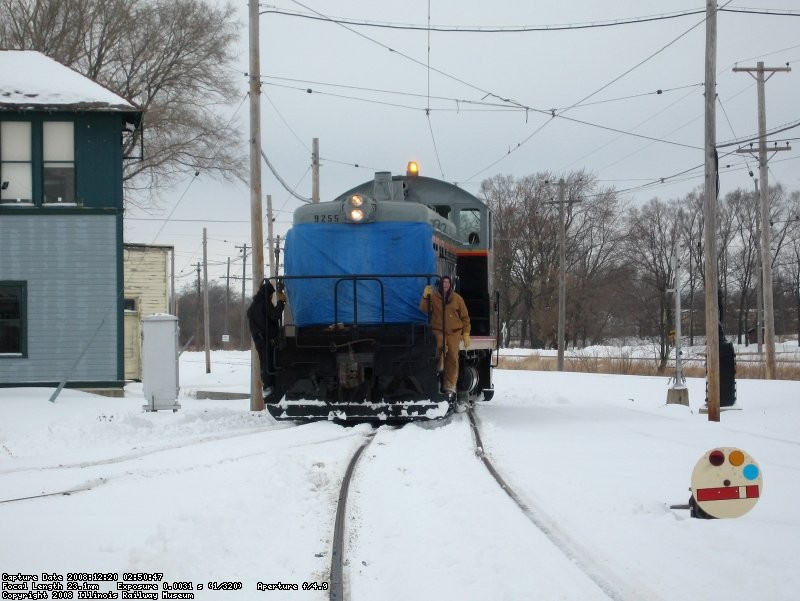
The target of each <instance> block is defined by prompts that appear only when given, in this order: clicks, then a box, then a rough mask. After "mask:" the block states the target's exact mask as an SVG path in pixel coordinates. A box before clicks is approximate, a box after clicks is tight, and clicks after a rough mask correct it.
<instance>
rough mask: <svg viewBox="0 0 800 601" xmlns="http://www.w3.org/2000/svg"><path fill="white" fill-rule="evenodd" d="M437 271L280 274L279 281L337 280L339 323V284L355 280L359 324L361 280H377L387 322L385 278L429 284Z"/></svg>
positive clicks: (355, 313) (355, 312)
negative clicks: (415, 280)
mask: <svg viewBox="0 0 800 601" xmlns="http://www.w3.org/2000/svg"><path fill="white" fill-rule="evenodd" d="M438 277H439V276H438V275H437V274H435V273H403V274H397V273H386V274H383V273H369V274H353V275H347V274H312V275H283V276H279V277H278V278H277V279H278V282H279V283H280V284H281V285H282V283H283V281H285V280H324V279H328V280H334V279H335V280H336V282H335V283H334V323H338V317H339V302H338V300H339V284H340V283H342V282H346V281H352V282H353V325H359V324H358V286H357V284H358V282H359V281H375V282H377V283H378V285H379V286H380V292H381V324H385V323H386V298H385V294H384V287H383V281H382V279H383V278H386V279H390V278H394V279H401V278H402V279H411V278H425V282H426V284H427V285H430V283H431V280H432V279H435V278H438ZM281 287H282V286H281Z"/></svg>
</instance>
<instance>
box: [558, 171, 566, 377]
mask: <svg viewBox="0 0 800 601" xmlns="http://www.w3.org/2000/svg"><path fill="white" fill-rule="evenodd" d="M558 223H559V226H558V371H564V347H565V345H566V344H565V343H566V341H565V340H564V331H565V329H566V326H565V322H566V318H565V315H564V313H565V312H566V308H567V277H566V271H567V250H566V238H567V224H566V216H565V215H564V179H563V178H562V179H560V180H558Z"/></svg>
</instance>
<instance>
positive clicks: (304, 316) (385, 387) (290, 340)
mask: <svg viewBox="0 0 800 601" xmlns="http://www.w3.org/2000/svg"><path fill="white" fill-rule="evenodd" d="M283 260H284V266H283V267H284V270H283V271H284V273H283V274H282V275H281V276H279V277H278V278H277V279H276V281H274V285H275V288H276V290H277V291H278V292H279V293H281V292H282V293H283V294H280V296H281V298H285V299H286V303H285V309H284V311H283V315H282V318H281V319H280V321H279V322H277V327H276V326H275V325H273V326H272V327H273V329H277V332H274V331H273V332H268V333H266V336H265V338H266V339H268V340H269V341H270V342H269V343H268V344H267V345H266V348H265V349H262V352H266V353H269V357H270V360H269V361H268V362H267V365H268V369H269V376H270V377H269V380H270V386H269V388H266V389H265V395H264V401H265V404H266V407H267V409H268V410H269V411H270V413H271V414H272V415H273V416H274V417H275V418H277V419H288V420H316V419H331V420H337V421H338V420H341V421H379V420H384V421H394V422H396V421H411V420H430V419H438V418H442V417H445V416H447V415H449V414H450V413H451V412H453V411H454V409H455V408H456V406H463V405H471V404H474V403H475V402H478V401H488V400H490V399H491V398H492V395H493V394H494V388H493V384H492V368H493V367H494V366H495V359H496V357H495V355H494V352H495V351H496V348H497V339H496V334H495V330H496V324H497V311H498V307H497V302H498V301H497V298H498V295H496V294H495V293H494V292H493V290H492V214H491V212H490V211H489V208H488V207H487V206H486V204H485V203H484V202H482V201H481V200H480V199H478V198H477V197H475V196H474V195H472V194H470V193H469V192H467V191H465V190H463V189H462V188H460V187H458V186H456V185H453V184H451V183H448V182H445V181H441V180H437V179H434V178H429V177H423V176H421V175H419V172H418V168H417V167H416V165H415V164H414V163H410V164H409V168H408V171H407V173H406V174H405V175H395V176H392V175H391V173H389V172H378V173H376V174H375V177H374V179H373V180H371V181H368V182H365V183H363V184H361V185H359V186H356V187H355V188H353V189H352V190H349V191H347V192H345V193H343V194H341V195H340V196H339V197H337V198H335V199H333V200H331V201H327V202H320V203H315V204H308V205H304V206H302V207H300V208H298V209H297V210H296V211H295V212H294V218H293V224H292V227H291V229H290V230H289V232H288V234H287V236H286V240H285V248H284V257H283ZM444 275H448V276H450V277H451V279H452V281H453V283H454V286H455V289H456V291H457V292H459V294H460V295H461V296H462V297H463V298H464V301H465V303H466V305H467V308H468V310H469V315H470V320H471V330H472V331H471V334H472V335H471V344H470V347H469V348H462V349H461V350H460V352H459V376H458V382H457V385H456V388H457V390H456V394H455V396H453V395H448V394H445V393H444V392H443V391H442V389H441V385H442V382H441V375H440V373H439V371H438V368H439V367H440V365H439V362H438V360H437V351H436V339H435V336H434V334H433V332H432V330H431V324H430V323H429V318H428V316H427V315H426V314H425V313H423V312H421V311H420V308H419V306H420V299H421V297H422V293H423V290H424V288H425V287H426V286H427V285H432V286H436V285H437V284H438V282H439V278H440V277H441V276H444ZM462 346H463V345H462Z"/></svg>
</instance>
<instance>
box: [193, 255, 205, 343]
mask: <svg viewBox="0 0 800 601" xmlns="http://www.w3.org/2000/svg"><path fill="white" fill-rule="evenodd" d="M195 268H196V269H197V321H196V324H195V333H194V339H195V340H198V341H199V340H200V329H201V325H202V324H201V323H200V321H201V320H202V318H203V285H202V283H201V282H200V270H201V269H202V265H201V264H200V262H199V261H198V262H197V265H195Z"/></svg>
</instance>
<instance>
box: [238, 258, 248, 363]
mask: <svg viewBox="0 0 800 601" xmlns="http://www.w3.org/2000/svg"><path fill="white" fill-rule="evenodd" d="M236 248H238V249H239V250H241V251H242V300H241V319H240V320H239V330H240V331H239V348H240V349H241V350H245V349H246V348H247V346H246V341H247V338H245V335H244V331H245V323H246V322H247V242H245V243H244V244H243V245H242V246H237V247H236Z"/></svg>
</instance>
